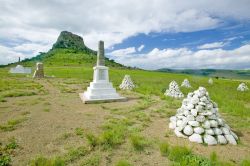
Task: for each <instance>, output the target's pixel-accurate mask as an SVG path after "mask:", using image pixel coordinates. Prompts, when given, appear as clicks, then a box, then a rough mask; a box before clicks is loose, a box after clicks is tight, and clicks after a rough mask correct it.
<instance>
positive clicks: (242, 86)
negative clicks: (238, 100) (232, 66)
mask: <svg viewBox="0 0 250 166" xmlns="http://www.w3.org/2000/svg"><path fill="white" fill-rule="evenodd" d="M247 90H248V87H247V85H246V84H245V83H241V84H240V85H239V86H238V88H237V91H242V92H244V91H247Z"/></svg>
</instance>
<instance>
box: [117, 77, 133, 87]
mask: <svg viewBox="0 0 250 166" xmlns="http://www.w3.org/2000/svg"><path fill="white" fill-rule="evenodd" d="M119 88H120V89H122V90H132V89H134V88H135V85H134V83H133V81H132V79H131V77H130V75H125V76H124V78H123V80H122V83H121V84H120V86H119Z"/></svg>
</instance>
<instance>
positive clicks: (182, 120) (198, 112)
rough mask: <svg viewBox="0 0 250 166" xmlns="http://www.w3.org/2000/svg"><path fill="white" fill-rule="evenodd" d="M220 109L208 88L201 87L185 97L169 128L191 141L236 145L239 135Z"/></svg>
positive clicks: (171, 119)
mask: <svg viewBox="0 0 250 166" xmlns="http://www.w3.org/2000/svg"><path fill="white" fill-rule="evenodd" d="M218 110H219V109H218V106H217V104H216V103H215V102H213V101H212V100H211V99H210V97H209V94H208V92H207V91H206V89H205V88H203V87H199V89H198V90H195V91H194V92H192V93H189V94H188V96H187V98H185V99H183V101H182V106H181V107H180V108H179V109H177V113H176V115H175V116H172V117H170V123H169V128H170V129H173V130H174V132H175V134H176V136H177V137H182V138H188V139H189V141H191V142H196V143H206V144H208V145H216V144H227V143H230V144H233V145H236V144H237V140H238V137H237V135H236V134H235V133H234V132H233V131H232V130H231V128H230V127H229V126H228V125H227V124H226V122H225V120H224V119H223V118H222V117H221V116H220V114H219V112H218Z"/></svg>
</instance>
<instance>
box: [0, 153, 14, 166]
mask: <svg viewBox="0 0 250 166" xmlns="http://www.w3.org/2000/svg"><path fill="white" fill-rule="evenodd" d="M10 162H11V158H10V156H9V155H6V154H1V156H0V166H8V165H10Z"/></svg>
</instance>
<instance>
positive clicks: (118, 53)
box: [109, 47, 136, 57]
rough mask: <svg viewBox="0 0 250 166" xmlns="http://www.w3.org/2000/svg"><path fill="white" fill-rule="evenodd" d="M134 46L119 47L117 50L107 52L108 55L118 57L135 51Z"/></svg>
mask: <svg viewBox="0 0 250 166" xmlns="http://www.w3.org/2000/svg"><path fill="white" fill-rule="evenodd" d="M135 52H136V50H135V47H129V48H125V49H119V50H115V51H112V52H110V53H109V55H111V56H113V57H120V56H126V55H129V54H132V53H135Z"/></svg>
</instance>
